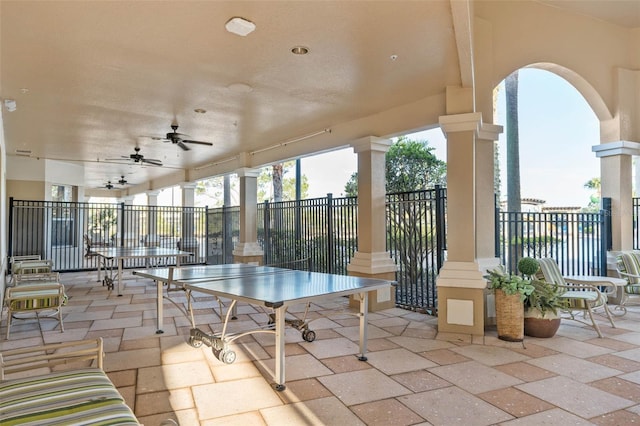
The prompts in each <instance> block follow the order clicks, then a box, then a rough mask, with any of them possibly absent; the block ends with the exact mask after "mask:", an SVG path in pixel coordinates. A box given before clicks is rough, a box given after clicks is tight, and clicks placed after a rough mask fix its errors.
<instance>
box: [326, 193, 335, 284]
mask: <svg viewBox="0 0 640 426" xmlns="http://www.w3.org/2000/svg"><path fill="white" fill-rule="evenodd" d="M334 252H335V242H334V235H333V194H331V193H328V194H327V270H328V272H329V273H330V274H333V273H334V272H335V265H334V259H335V258H334V255H335V253H334Z"/></svg>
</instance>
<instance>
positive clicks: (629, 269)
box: [616, 250, 640, 312]
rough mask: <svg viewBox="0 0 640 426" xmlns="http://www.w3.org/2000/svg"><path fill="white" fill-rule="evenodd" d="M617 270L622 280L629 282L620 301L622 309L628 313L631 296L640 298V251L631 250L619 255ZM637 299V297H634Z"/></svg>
mask: <svg viewBox="0 0 640 426" xmlns="http://www.w3.org/2000/svg"><path fill="white" fill-rule="evenodd" d="M616 269H617V270H618V275H619V276H620V278H624V279H625V280H627V283H628V284H627V285H626V286H624V292H623V293H622V298H621V300H620V306H619V307H620V309H622V310H623V311H624V312H626V310H627V308H626V305H627V304H628V303H629V296H632V297H634V296H640V251H637V250H630V251H623V252H620V253H618V255H617V256H616ZM634 298H637V297H634Z"/></svg>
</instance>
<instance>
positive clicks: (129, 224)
mask: <svg viewBox="0 0 640 426" xmlns="http://www.w3.org/2000/svg"><path fill="white" fill-rule="evenodd" d="M9 205H10V208H9V224H10V225H9V242H8V254H9V257H11V256H21V255H32V254H36V255H40V256H42V258H44V259H51V260H53V263H54V265H55V269H56V270H57V271H77V270H87V269H95V268H96V267H97V264H96V259H95V258H93V257H87V256H85V254H86V244H85V238H88V239H89V240H90V241H91V244H92V245H93V246H94V247H97V246H140V245H144V246H157V247H167V248H180V249H182V250H185V251H191V252H192V253H193V254H194V256H192V257H191V258H190V260H189V263H204V262H205V247H206V232H205V230H206V219H207V214H206V208H197V207H184V208H183V207H159V206H132V205H125V204H124V203H121V204H107V203H104V204H103V203H73V202H53V201H23V200H14V199H13V198H12V199H10V201H9ZM141 262H142V261H141ZM142 265H143V263H141V264H140V265H137V264H134V263H132V264H131V265H128V266H132V267H137V266H142Z"/></svg>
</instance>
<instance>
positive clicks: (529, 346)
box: [511, 340, 558, 358]
mask: <svg viewBox="0 0 640 426" xmlns="http://www.w3.org/2000/svg"><path fill="white" fill-rule="evenodd" d="M511 350H512V351H515V352H518V353H521V354H522V355H526V356H528V357H531V358H540V357H543V356H549V355H555V354H557V353H558V351H554V350H553V349H550V348H547V347H544V346H540V345H536V344H535V343H531V342H530V341H529V340H527V341H526V342H525V345H524V347H522V346H516V347H512V348H511Z"/></svg>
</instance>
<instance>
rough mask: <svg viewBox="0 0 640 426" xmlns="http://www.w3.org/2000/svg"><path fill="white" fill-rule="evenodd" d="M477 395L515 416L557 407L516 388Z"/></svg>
mask: <svg viewBox="0 0 640 426" xmlns="http://www.w3.org/2000/svg"><path fill="white" fill-rule="evenodd" d="M477 396H478V397H479V398H482V399H484V400H485V401H487V402H488V403H490V404H493V405H495V406H496V407H498V408H500V409H501V410H502V411H505V412H507V413H509V414H511V415H512V416H515V417H524V416H528V415H531V414H534V413H539V412H541V411H546V410H550V409H552V408H555V406H554V405H552V404H549V403H548V402H545V401H543V400H541V399H538V398H536V397H534V396H531V395H529V394H526V393H524V392H522V391H520V390H518V389H514V388H505V389H498V390H494V391H490V392H485V393H481V394H479V395H477Z"/></svg>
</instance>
